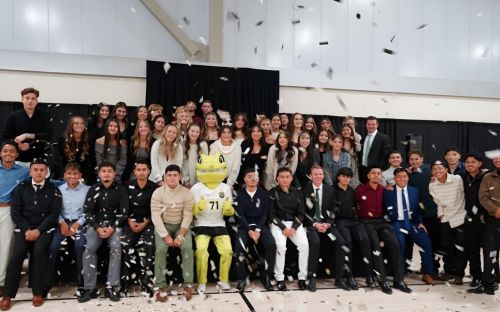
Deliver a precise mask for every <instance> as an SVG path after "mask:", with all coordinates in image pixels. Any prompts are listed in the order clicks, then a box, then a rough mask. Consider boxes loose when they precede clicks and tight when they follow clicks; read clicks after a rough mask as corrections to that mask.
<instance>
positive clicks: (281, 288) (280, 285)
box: [276, 281, 286, 291]
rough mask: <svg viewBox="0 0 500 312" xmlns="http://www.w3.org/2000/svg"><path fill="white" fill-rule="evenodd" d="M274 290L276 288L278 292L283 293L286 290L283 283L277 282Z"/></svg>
mask: <svg viewBox="0 0 500 312" xmlns="http://www.w3.org/2000/svg"><path fill="white" fill-rule="evenodd" d="M276 288H278V290H281V291H285V290H286V284H285V281H277V282H276Z"/></svg>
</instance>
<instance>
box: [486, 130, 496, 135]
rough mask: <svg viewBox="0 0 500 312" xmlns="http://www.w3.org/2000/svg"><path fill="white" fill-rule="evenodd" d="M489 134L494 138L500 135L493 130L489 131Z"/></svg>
mask: <svg viewBox="0 0 500 312" xmlns="http://www.w3.org/2000/svg"><path fill="white" fill-rule="evenodd" d="M488 132H489V133H490V134H491V135H493V136H497V135H498V133H496V132H495V131H493V130H489V129H488Z"/></svg>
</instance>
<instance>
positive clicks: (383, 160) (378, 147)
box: [359, 131, 392, 170]
mask: <svg viewBox="0 0 500 312" xmlns="http://www.w3.org/2000/svg"><path fill="white" fill-rule="evenodd" d="M365 140H366V136H365V137H364V138H363V140H361V144H362V145H363V149H362V150H361V154H360V157H359V159H361V160H362V159H363V151H364V148H365ZM391 150H392V147H391V140H390V138H389V136H388V135H386V134H383V133H381V132H380V131H377V134H376V135H375V137H374V138H373V141H372V145H371V147H370V152H369V153H368V162H367V165H368V167H369V166H373V165H377V166H380V168H382V170H385V169H387V168H388V167H389V164H388V161H387V157H389V153H390V152H391Z"/></svg>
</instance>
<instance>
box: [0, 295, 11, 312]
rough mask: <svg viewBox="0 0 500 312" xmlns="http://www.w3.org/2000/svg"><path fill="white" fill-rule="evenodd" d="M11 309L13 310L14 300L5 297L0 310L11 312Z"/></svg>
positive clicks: (0, 304)
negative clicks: (9, 311)
mask: <svg viewBox="0 0 500 312" xmlns="http://www.w3.org/2000/svg"><path fill="white" fill-rule="evenodd" d="M10 308H12V300H11V299H10V297H7V296H5V297H3V298H2V301H0V310H1V311H7V310H10Z"/></svg>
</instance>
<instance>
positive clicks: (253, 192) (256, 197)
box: [234, 168, 276, 291]
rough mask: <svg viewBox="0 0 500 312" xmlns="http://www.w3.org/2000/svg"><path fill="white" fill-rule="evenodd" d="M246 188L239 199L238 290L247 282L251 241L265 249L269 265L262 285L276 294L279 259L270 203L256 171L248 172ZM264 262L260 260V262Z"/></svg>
mask: <svg viewBox="0 0 500 312" xmlns="http://www.w3.org/2000/svg"><path fill="white" fill-rule="evenodd" d="M243 180H244V182H245V184H244V187H243V188H241V189H239V190H238V192H237V194H238V196H237V197H236V198H235V203H234V205H235V206H236V212H237V214H236V215H237V219H238V234H237V236H236V241H237V242H239V243H237V244H236V246H235V249H236V256H237V257H238V262H237V263H236V268H237V270H238V290H239V291H244V290H245V287H246V279H247V269H246V267H247V259H246V253H247V250H248V247H247V246H248V242H249V238H250V239H251V242H253V243H254V244H255V245H256V246H257V245H260V246H262V247H263V249H264V258H265V263H264V262H261V264H262V266H261V272H260V277H261V282H262V284H263V285H264V288H265V289H266V290H273V285H272V284H271V279H272V276H273V272H274V263H275V259H276V243H275V242H274V238H273V235H272V234H271V231H270V230H269V227H268V226H267V216H268V215H269V208H270V201H269V195H268V194H267V192H266V191H265V190H264V189H263V188H261V187H259V186H258V185H259V175H258V171H257V170H256V169H254V168H250V169H247V170H245V172H244V174H243ZM260 260H261V259H259V261H260Z"/></svg>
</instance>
